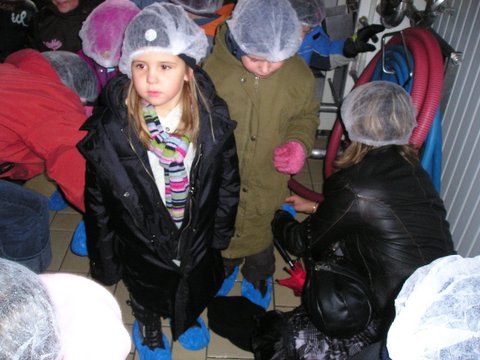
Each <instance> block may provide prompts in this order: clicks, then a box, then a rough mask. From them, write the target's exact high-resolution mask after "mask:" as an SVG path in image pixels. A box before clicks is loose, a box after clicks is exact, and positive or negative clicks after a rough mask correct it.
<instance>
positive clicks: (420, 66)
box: [288, 27, 443, 202]
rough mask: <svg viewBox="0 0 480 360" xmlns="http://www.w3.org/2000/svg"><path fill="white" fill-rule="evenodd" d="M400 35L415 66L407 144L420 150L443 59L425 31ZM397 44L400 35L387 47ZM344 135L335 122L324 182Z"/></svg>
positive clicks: (300, 189)
mask: <svg viewBox="0 0 480 360" xmlns="http://www.w3.org/2000/svg"><path fill="white" fill-rule="evenodd" d="M403 35H404V38H405V43H406V46H407V48H408V49H409V50H410V52H411V53H412V56H413V60H414V64H415V67H414V70H413V84H412V91H411V94H410V95H411V97H412V102H413V104H414V106H415V108H416V109H417V126H416V128H415V129H414V130H413V133H412V136H411V137H410V144H412V145H414V146H415V147H417V148H420V147H421V146H422V144H423V142H424V141H425V139H426V137H427V135H428V132H429V131H430V127H431V125H432V122H433V120H434V118H435V114H436V111H437V108H438V105H439V103H440V98H441V94H442V85H443V56H442V52H441V49H440V46H439V44H438V42H437V40H436V39H435V36H434V35H433V34H432V33H431V32H429V31H428V30H427V29H425V28H420V27H412V28H408V29H405V30H403ZM397 44H402V37H401V35H400V34H397V35H395V36H393V37H392V38H391V39H390V41H389V42H388V43H387V45H386V47H387V48H388V47H390V46H393V45H397ZM381 55H382V54H381V51H379V52H378V53H377V54H376V55H375V56H374V58H373V59H372V60H371V61H370V63H369V64H368V65H367V67H366V68H365V70H364V71H363V72H362V74H361V75H360V77H359V78H358V80H357V82H356V83H355V85H354V88H355V87H357V86H360V85H363V84H365V83H367V82H369V81H370V80H371V78H372V76H373V72H374V71H375V68H376V66H377V63H378V61H379V60H380V59H381ZM427 94H428V96H427ZM343 133H344V129H343V125H342V122H341V121H340V119H337V120H336V121H335V124H334V126H333V129H332V133H331V135H330V139H329V141H328V145H327V151H326V155H325V166H324V177H325V179H326V178H328V177H329V176H330V175H332V173H333V162H334V161H335V158H336V156H337V152H338V149H339V147H340V142H341V138H342V136H343ZM288 186H289V188H290V189H291V190H292V191H293V192H295V193H296V194H298V195H300V196H302V197H304V198H306V199H309V200H312V201H319V202H321V201H322V200H323V195H322V194H319V193H317V192H315V191H312V190H309V189H308V188H306V187H304V186H303V185H301V184H300V183H298V181H296V180H295V179H293V178H291V179H290V181H289V183H288Z"/></svg>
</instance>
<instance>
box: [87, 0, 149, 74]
mask: <svg viewBox="0 0 480 360" xmlns="http://www.w3.org/2000/svg"><path fill="white" fill-rule="evenodd" d="M139 12H140V9H139V8H138V7H137V6H136V5H135V4H134V3H133V2H132V1H130V0H106V1H105V2H102V3H101V4H100V5H98V6H97V7H96V8H95V9H93V11H92V12H91V13H90V15H88V17H87V18H86V19H85V21H84V22H83V25H82V28H81V29H80V32H79V36H80V38H81V39H82V49H83V52H84V53H85V55H87V56H88V57H90V58H92V59H93V60H94V61H95V62H96V63H97V64H99V65H101V66H103V67H107V68H108V67H114V66H117V65H118V61H119V60H120V51H121V49H122V41H123V33H124V32H125V29H126V28H127V25H128V24H129V22H130V21H131V20H132V19H133V17H134V16H135V15H137V14H138V13H139Z"/></svg>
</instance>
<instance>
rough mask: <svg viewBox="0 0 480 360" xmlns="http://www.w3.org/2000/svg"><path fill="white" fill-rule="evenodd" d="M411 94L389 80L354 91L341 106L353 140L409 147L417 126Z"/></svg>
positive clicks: (365, 85) (346, 125)
mask: <svg viewBox="0 0 480 360" xmlns="http://www.w3.org/2000/svg"><path fill="white" fill-rule="evenodd" d="M415 113H416V112H415V107H414V106H413V103H412V99H411V97H410V95H409V94H408V92H406V91H405V90H404V89H403V88H402V87H401V86H399V85H397V84H394V83H392V82H388V81H372V82H369V83H366V84H364V85H361V86H359V87H357V88H355V89H353V90H352V92H350V94H348V96H347V97H346V98H345V100H344V101H343V104H342V107H341V115H342V120H343V123H344V125H345V128H346V130H347V132H348V136H349V138H350V140H352V141H357V142H359V143H362V144H366V145H372V146H384V145H393V144H396V145H404V144H408V140H409V139H410V135H411V134H412V131H413V128H414V127H415V125H416V120H415Z"/></svg>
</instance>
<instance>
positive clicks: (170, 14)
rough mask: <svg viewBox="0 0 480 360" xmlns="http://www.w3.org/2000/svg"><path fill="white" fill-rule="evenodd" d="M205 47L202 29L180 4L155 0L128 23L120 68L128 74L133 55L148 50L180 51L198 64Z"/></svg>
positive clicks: (206, 45) (175, 53)
mask: <svg viewBox="0 0 480 360" xmlns="http://www.w3.org/2000/svg"><path fill="white" fill-rule="evenodd" d="M207 49H208V40H207V36H206V35H205V33H204V31H203V30H202V29H201V28H200V27H199V26H198V25H197V24H195V22H194V21H193V20H192V19H190V18H189V17H188V15H187V13H186V12H185V10H184V9H183V8H182V7H181V6H178V5H174V4H169V3H154V4H152V5H149V6H147V7H146V8H144V9H143V10H142V11H141V12H140V13H139V14H138V15H136V16H135V17H134V18H133V20H132V21H131V22H130V24H129V25H128V27H127V30H126V31H125V37H124V40H123V47H122V56H121V58H120V62H119V69H120V71H121V72H122V73H124V74H126V75H128V77H129V78H131V76H132V69H131V64H132V61H133V59H134V57H135V56H137V55H139V54H141V53H144V52H147V51H156V52H160V53H165V54H172V55H182V54H183V55H186V56H188V57H189V58H192V59H193V60H194V61H195V63H196V64H198V63H200V62H201V61H202V59H203V58H204V57H205V56H206V55H207Z"/></svg>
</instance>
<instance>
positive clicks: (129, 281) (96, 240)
mask: <svg viewBox="0 0 480 360" xmlns="http://www.w3.org/2000/svg"><path fill="white" fill-rule="evenodd" d="M195 77H196V79H197V83H198V86H199V88H200V89H201V91H202V93H203V94H204V95H205V96H206V97H207V99H208V102H209V104H210V113H208V111H207V109H205V108H204V107H201V110H200V118H201V119H200V134H199V137H198V139H197V142H196V146H197V148H196V155H195V159H194V162H193V165H192V169H191V172H190V191H189V195H188V198H187V205H186V209H185V218H184V222H183V225H182V227H181V228H180V229H177V227H176V226H175V224H174V223H173V221H172V219H171V217H170V215H169V213H168V210H167V209H166V207H165V206H164V204H163V201H162V199H161V197H160V193H159V191H158V189H157V186H156V184H155V181H154V178H153V175H152V170H151V168H150V164H149V160H148V154H147V150H146V149H145V147H144V146H143V145H142V144H141V143H140V141H139V139H138V136H135V135H132V134H130V133H129V126H128V125H127V120H126V119H127V115H126V107H125V90H126V87H127V86H128V79H127V78H126V77H125V76H119V77H116V78H114V79H112V80H111V81H110V82H109V84H108V85H107V88H106V90H105V91H106V94H105V95H106V96H105V98H106V103H107V106H106V108H105V109H98V110H97V111H96V112H95V113H94V114H93V116H92V117H91V118H89V119H88V120H87V122H86V123H85V124H84V126H83V130H88V135H87V136H86V137H85V138H84V139H83V140H82V141H81V142H80V143H79V145H78V147H79V149H80V151H81V153H82V154H83V155H84V156H85V158H86V159H87V173H86V189H85V207H86V213H85V224H86V232H87V247H88V254H89V258H90V268H91V273H92V277H93V278H94V279H96V280H99V281H101V282H102V283H104V284H107V285H108V284H113V283H115V282H117V281H118V280H120V279H123V281H124V282H125V284H126V286H127V288H128V290H129V292H130V293H131V294H132V295H133V296H134V298H135V300H136V301H137V302H138V303H140V304H141V305H142V306H144V307H145V308H147V309H149V310H150V311H153V312H155V313H157V314H159V315H162V316H165V317H169V318H171V319H172V332H173V336H174V338H175V339H176V338H177V337H178V336H179V335H180V334H181V333H182V332H183V331H184V330H186V329H187V328H188V327H189V326H191V325H193V324H194V322H195V320H196V319H197V317H198V316H199V315H200V313H201V312H202V311H203V310H204V309H205V307H206V305H207V303H208V301H209V300H210V299H211V298H212V297H213V296H214V295H215V294H216V292H217V291H218V289H219V288H220V286H221V284H222V282H223V278H224V270H223V263H222V259H221V255H220V250H221V249H224V248H226V247H227V246H228V244H229V241H230V238H231V237H232V234H233V227H234V221H235V216H236V211H237V205H238V194H239V181H240V180H239V173H238V158H237V152H236V146H235V140H234V137H233V130H234V128H235V122H233V121H232V120H230V118H229V114H228V110H227V106H226V104H225V102H224V101H223V100H222V99H220V98H219V97H218V96H216V95H215V92H214V88H213V85H212V83H211V82H210V79H209V78H208V76H207V75H206V74H205V73H204V72H203V70H201V69H196V70H195ZM173 259H179V260H180V261H181V265H180V266H177V265H176V264H175V263H174V262H173V261H172V260H173Z"/></svg>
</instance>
